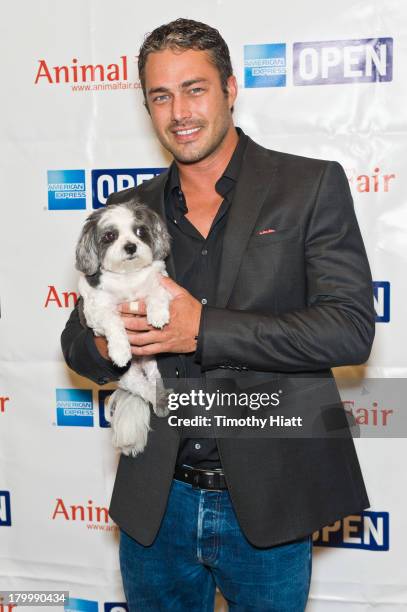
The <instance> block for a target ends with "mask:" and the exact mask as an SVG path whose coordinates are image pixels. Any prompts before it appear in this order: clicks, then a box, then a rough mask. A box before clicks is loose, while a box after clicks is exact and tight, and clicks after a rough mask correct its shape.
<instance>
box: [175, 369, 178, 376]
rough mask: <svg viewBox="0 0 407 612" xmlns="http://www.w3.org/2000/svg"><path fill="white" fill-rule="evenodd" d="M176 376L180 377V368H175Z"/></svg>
mask: <svg viewBox="0 0 407 612" xmlns="http://www.w3.org/2000/svg"><path fill="white" fill-rule="evenodd" d="M175 376H176V377H177V378H179V369H178V368H175Z"/></svg>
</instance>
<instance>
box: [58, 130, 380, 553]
mask: <svg viewBox="0 0 407 612" xmlns="http://www.w3.org/2000/svg"><path fill="white" fill-rule="evenodd" d="M166 178H167V172H165V173H163V174H161V175H160V176H157V177H155V178H154V179H152V180H150V181H147V182H145V183H143V184H142V185H140V186H139V187H137V188H133V189H127V190H125V191H122V192H118V193H115V194H112V195H111V196H110V197H109V200H108V204H110V203H115V202H124V201H127V200H129V199H132V198H133V197H134V196H137V197H138V198H140V199H141V200H142V201H144V202H145V203H147V204H148V205H149V206H151V207H152V208H153V209H154V210H156V211H157V212H158V213H160V214H161V216H162V217H163V218H164V219H165V218H166V217H165V214H164V186H165V181H166ZM267 229H274V230H275V231H274V232H265V233H262V234H259V232H261V231H262V230H267ZM167 269H168V272H169V274H170V276H172V277H174V278H175V270H174V265H173V261H172V258H171V256H170V257H169V258H168V261H167ZM219 278H220V280H219V286H218V287H217V298H216V307H206V308H205V309H204V314H203V319H202V323H201V325H202V328H201V329H202V334H203V335H202V337H203V342H202V351H201V356H200V357H201V366H202V369H203V371H204V372H205V374H204V375H205V376H206V378H207V380H208V383H210V382H211V381H213V384H215V385H216V379H219V378H222V377H225V375H227V376H228V377H230V378H232V379H234V380H235V382H236V383H237V384H239V385H241V386H243V387H244V388H251V387H256V385H264V384H267V383H268V384H271V383H275V382H276V381H278V382H279V384H283V383H284V381H287V380H288V381H289V382H290V384H291V386H292V381H294V382H295V381H296V380H297V379H298V381H299V383H300V384H299V386H300V388H301V389H302V388H303V384H306V381H307V380H308V381H309V382H312V381H313V380H315V378H320V379H325V380H326V384H327V389H328V396H329V397H328V400H327V401H325V400H326V398H327V395H326V389H325V399H324V403H325V405H326V407H327V409H328V410H330V409H331V408H332V406H333V405H336V407H337V408H338V410H339V411H340V413H341V414H342V415H344V412H343V408H342V406H341V405H340V400H339V395H338V392H337V389H336V384H335V381H334V379H333V376H332V373H331V370H330V369H331V368H332V367H334V366H342V365H352V364H360V363H363V362H364V361H366V360H367V358H368V357H369V354H370V350H371V345H372V341H373V337H374V310H373V292H372V280H371V275H370V270H369V265H368V261H367V258H366V253H365V249H364V246H363V242H362V237H361V234H360V231H359V227H358V224H357V220H356V217H355V213H354V208H353V202H352V197H351V194H350V190H349V184H348V181H347V179H346V176H345V174H344V171H343V169H342V167H341V166H340V165H339V164H338V163H336V162H327V161H322V160H317V159H309V158H305V157H299V156H295V155H289V154H285V153H280V152H277V151H271V150H267V149H265V148H263V147H261V146H259V145H257V144H256V143H254V142H253V141H252V140H251V139H249V140H248V144H247V148H246V151H245V156H244V158H243V162H242V167H241V173H240V177H239V180H238V183H237V186H236V191H235V196H234V200H233V203H232V206H231V208H230V211H229V217H228V221H227V227H226V230H225V236H224V245H223V254H222V262H221V269H220V276H219ZM62 347H63V351H64V355H65V358H66V361H67V363H68V365H69V366H70V367H71V368H72V369H74V370H75V371H77V372H78V373H79V374H81V375H83V376H87V377H89V378H90V379H92V380H94V381H95V382H97V383H99V384H104V383H106V382H108V381H110V380H114V379H117V378H118V376H119V373H120V372H119V370H118V368H115V367H113V366H112V364H111V363H110V362H108V361H106V360H104V359H103V358H102V357H101V356H100V355H99V353H98V352H97V350H96V348H95V345H94V343H93V339H92V333H91V332H90V330H88V329H85V328H84V327H83V326H82V325H81V323H80V319H79V312H78V308H76V309H75V310H74V311H73V312H72V314H71V317H70V320H69V321H68V323H67V326H66V328H65V330H64V332H63V334H62ZM157 359H158V364H159V368H160V371H161V373H162V375H163V376H164V377H167V378H168V377H169V378H171V377H175V376H176V371H177V369H179V368H180V359H179V357H178V356H177V355H173V354H165V355H164V354H163V355H158V356H157ZM274 388H275V384H274ZM316 404H318V395H316V396H315V405H316ZM312 405H313V401H311V402H308V404H307V406H308V407H309V406H311V407H312ZM307 409H308V408H307ZM257 414H259V411H257ZM239 416H240V414H239ZM151 426H152V429H153V431H152V432H151V433H150V434H149V440H148V444H147V447H146V449H145V451H144V452H143V453H142V454H141V455H140V456H138V457H136V458H131V457H126V456H124V455H121V457H120V462H119V466H118V471H117V476H116V481H115V485H114V490H113V495H112V500H111V505H110V509H109V512H110V516H111V517H112V519H113V520H114V521H115V522H116V523H117V524H118V525H119V526H120V527H121V528H122V529H123V530H124V531H125V532H126V533H128V534H129V535H130V536H132V537H133V538H135V539H136V540H137V541H138V542H140V543H141V544H144V545H150V544H151V543H152V542H153V541H154V538H155V536H156V534H157V532H158V529H159V526H160V523H161V520H162V518H163V515H164V512H165V507H166V503H167V498H168V493H169V488H170V485H171V481H172V478H173V472H174V465H175V461H176V456H177V451H178V446H179V440H180V435H181V431H180V429H179V428H173V427H170V426H169V425H168V422H167V419H165V418H157V417H156V416H155V415H154V414H152V415H151ZM346 432H347V435H341V436H340V437H337V436H333V437H330V436H329V435H326V436H325V435H324V436H318V437H316V438H313V439H310V438H308V439H305V438H297V439H286V438H274V439H270V438H269V439H266V438H261V439H259V438H246V439H245V438H242V437H240V436H236V437H230V436H229V437H219V438H217V444H218V448H219V454H220V457H221V461H222V465H223V469H224V472H225V476H226V479H227V482H228V487H229V492H230V495H231V499H232V502H233V506H234V509H235V511H236V514H237V517H238V520H239V523H240V525H241V528H242V530H243V532H244V533H245V535H246V536H247V538H248V540H249V541H250V542H251V543H252V544H254V545H255V546H258V547H266V546H271V545H275V544H280V543H283V542H287V541H290V540H294V539H297V538H301V537H303V536H305V535H307V534H310V533H312V532H313V531H315V530H318V529H320V528H322V527H323V526H325V525H329V524H332V523H333V522H334V521H336V520H337V519H340V518H341V517H345V516H347V515H349V514H353V513H358V512H360V511H362V510H363V509H365V508H368V507H369V499H368V496H367V493H366V489H365V486H364V482H363V478H362V474H361V471H360V466H359V462H358V458H357V455H356V451H355V447H354V444H353V440H352V438H351V437H350V435H349V432H348V429H347V428H346ZM342 434H343V431H342Z"/></svg>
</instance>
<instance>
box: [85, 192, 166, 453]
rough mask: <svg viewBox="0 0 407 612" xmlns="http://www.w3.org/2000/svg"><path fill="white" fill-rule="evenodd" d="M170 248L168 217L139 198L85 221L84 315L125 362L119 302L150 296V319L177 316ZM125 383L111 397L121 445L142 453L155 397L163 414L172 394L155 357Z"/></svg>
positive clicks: (127, 352)
mask: <svg viewBox="0 0 407 612" xmlns="http://www.w3.org/2000/svg"><path fill="white" fill-rule="evenodd" d="M169 249H170V237H169V234H168V232H167V230H166V228H165V225H164V223H163V222H162V220H161V219H160V217H159V216H158V215H157V214H156V213H155V212H154V211H152V210H151V209H150V208H148V207H147V206H146V205H144V204H142V203H141V202H139V201H137V200H134V201H132V202H126V203H123V204H112V205H109V206H107V207H106V208H100V209H98V210H96V211H95V212H94V213H92V214H91V215H90V216H89V217H88V218H87V220H86V222H85V225H84V227H83V230H82V233H81V235H80V237H79V241H78V244H77V247H76V268H77V269H78V270H79V271H80V272H81V273H82V275H81V278H80V280H79V292H80V294H81V295H82V297H83V301H84V315H85V318H86V322H87V324H88V325H89V327H91V328H92V329H93V332H94V334H95V335H96V336H105V337H106V339H107V345H108V352H109V356H110V358H111V359H112V361H113V362H114V363H115V364H116V365H118V366H125V365H126V364H127V363H128V362H129V361H130V359H132V353H131V348H130V344H129V340H128V337H127V334H126V330H125V327H124V324H123V321H122V319H121V317H120V315H119V313H118V312H117V305H118V304H120V303H123V302H130V301H135V300H140V299H143V300H144V301H145V303H146V310H147V321H148V323H150V324H151V325H153V326H154V327H157V328H162V327H163V326H164V325H165V324H166V323H168V321H169V302H170V299H171V296H170V294H169V293H168V291H167V290H166V289H164V287H163V286H162V285H161V284H160V280H159V279H160V275H165V276H167V273H166V270H165V264H164V261H163V260H164V259H165V257H166V256H167V255H168V253H169ZM118 386H119V388H118V389H117V390H116V391H115V392H114V393H113V394H112V395H111V397H110V400H109V404H108V408H109V410H110V413H111V415H112V418H111V425H112V430H113V444H114V446H116V447H118V448H120V449H121V450H122V452H123V453H124V454H125V455H132V456H133V457H135V456H136V455H137V454H138V453H141V452H142V451H143V450H144V448H145V446H146V444H147V436H148V432H149V430H150V407H149V403H151V405H152V408H153V410H154V412H155V414H157V416H166V415H167V414H168V408H167V394H168V393H167V391H166V390H165V388H164V384H163V381H162V378H161V376H160V373H159V370H158V367H157V363H156V361H155V359H154V358H151V357H139V358H133V360H132V363H131V366H130V368H129V370H128V371H127V372H126V373H125V374H124V375H123V376H122V377H121V379H120V381H119V382H118Z"/></svg>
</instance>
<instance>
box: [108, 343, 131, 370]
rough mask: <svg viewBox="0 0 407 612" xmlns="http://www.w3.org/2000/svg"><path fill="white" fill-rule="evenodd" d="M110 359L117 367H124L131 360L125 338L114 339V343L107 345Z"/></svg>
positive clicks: (128, 345)
mask: <svg viewBox="0 0 407 612" xmlns="http://www.w3.org/2000/svg"><path fill="white" fill-rule="evenodd" d="M108 353H109V356H110V359H111V360H112V361H113V362H114V363H115V364H116V365H117V366H119V367H123V366H125V365H126V364H127V363H128V362H129V361H130V359H131V348H130V344H129V343H128V340H127V338H125V339H123V340H118V339H117V338H116V339H115V341H114V343H112V342H109V343H108Z"/></svg>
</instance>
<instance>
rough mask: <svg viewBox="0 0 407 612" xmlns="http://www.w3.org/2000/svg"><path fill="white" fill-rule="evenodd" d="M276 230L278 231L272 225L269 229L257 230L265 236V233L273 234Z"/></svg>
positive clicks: (260, 234)
mask: <svg viewBox="0 0 407 612" xmlns="http://www.w3.org/2000/svg"><path fill="white" fill-rule="evenodd" d="M275 231H276V230H275V229H272V228H271V227H270V228H269V229H264V230H260V232H257V235H258V236H263V234H272V233H273V232H275Z"/></svg>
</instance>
